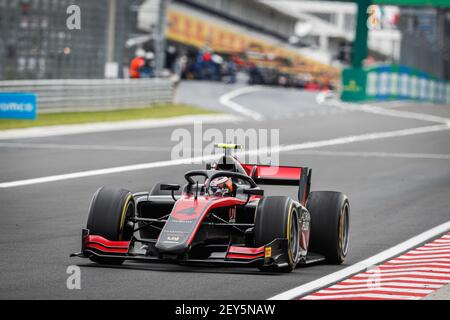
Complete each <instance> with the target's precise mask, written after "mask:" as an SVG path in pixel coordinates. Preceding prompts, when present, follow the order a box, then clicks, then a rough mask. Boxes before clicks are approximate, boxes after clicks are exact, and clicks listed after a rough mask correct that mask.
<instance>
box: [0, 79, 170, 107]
mask: <svg viewBox="0 0 450 320" xmlns="http://www.w3.org/2000/svg"><path fill="white" fill-rule="evenodd" d="M0 92H9V93H13V92H14V93H33V94H35V95H36V98H37V106H38V112H65V111H92V110H111V109H127V108H138V107H147V106H149V105H153V104H160V103H170V102H172V100H173V93H174V86H173V83H172V82H171V81H170V80H168V79H96V80H13V81H0Z"/></svg>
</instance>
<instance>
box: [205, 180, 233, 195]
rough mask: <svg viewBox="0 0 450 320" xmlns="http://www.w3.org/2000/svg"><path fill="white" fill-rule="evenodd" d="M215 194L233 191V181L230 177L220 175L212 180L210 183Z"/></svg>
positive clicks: (229, 193)
mask: <svg viewBox="0 0 450 320" xmlns="http://www.w3.org/2000/svg"><path fill="white" fill-rule="evenodd" d="M209 186H210V187H211V190H212V191H213V194H214V195H231V193H232V192H233V181H231V178H228V177H218V178H215V179H213V180H211V183H210V184H209Z"/></svg>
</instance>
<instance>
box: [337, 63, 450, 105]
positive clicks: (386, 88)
mask: <svg viewBox="0 0 450 320" xmlns="http://www.w3.org/2000/svg"><path fill="white" fill-rule="evenodd" d="M342 81H343V90H342V94H341V99H342V100H344V101H365V100H399V99H412V100H417V101H424V102H434V103H445V104H450V82H446V81H444V80H441V79H438V78H437V77H435V76H432V75H430V74H428V73H426V72H422V71H419V70H416V69H413V68H409V67H406V66H399V65H389V66H376V67H370V68H364V69H353V68H351V69H345V70H344V71H343V73H342Z"/></svg>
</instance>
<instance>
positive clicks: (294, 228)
mask: <svg viewBox="0 0 450 320" xmlns="http://www.w3.org/2000/svg"><path fill="white" fill-rule="evenodd" d="M254 234H255V245H256V246H257V247H260V246H264V245H266V244H268V243H270V242H272V241H273V240H275V239H277V238H285V239H288V249H287V250H288V252H287V256H288V261H287V263H288V266H287V267H283V268H277V269H271V268H270V269H269V268H266V267H261V268H260V270H261V271H278V272H291V271H292V270H294V269H295V266H296V264H297V261H298V255H299V234H300V233H299V221H298V212H297V206H296V205H295V203H294V201H293V200H292V199H291V198H289V197H284V196H269V197H264V198H262V199H261V200H260V201H259V203H258V207H257V208H256V217H255V230H254Z"/></svg>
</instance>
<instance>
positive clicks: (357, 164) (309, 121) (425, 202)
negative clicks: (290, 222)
mask: <svg viewBox="0 0 450 320" xmlns="http://www.w3.org/2000/svg"><path fill="white" fill-rule="evenodd" d="M236 88H237V86H226V85H221V84H208V83H195V82H194V83H182V84H181V86H180V88H179V91H178V95H177V100H178V101H180V102H186V103H192V104H197V105H200V106H204V107H210V108H213V109H217V110H222V111H227V108H225V107H224V106H222V105H220V103H218V98H219V96H220V95H222V94H225V93H226V92H229V91H231V90H233V89H236ZM315 97H316V94H315V93H311V92H304V91H300V90H293V89H280V88H263V89H261V90H259V91H255V92H252V93H249V94H246V95H243V96H240V97H237V98H236V99H234V101H235V102H238V103H240V104H241V105H243V106H245V107H246V108H249V109H252V110H254V111H257V112H259V113H261V114H263V116H264V120H263V121H259V122H257V121H253V120H246V121H241V122H236V123H225V124H215V125H213V127H214V128H217V129H220V130H222V131H224V130H225V129H227V128H244V129H247V128H255V129H279V130H280V144H282V145H289V144H298V143H302V142H308V141H320V140H327V139H334V138H339V137H346V136H354V135H361V134H365V133H373V132H385V131H394V130H400V129H408V128H418V127H425V126H430V125H434V124H433V123H430V122H428V121H421V120H411V119H403V118H394V117H389V116H383V115H375V114H370V113H366V112H359V111H347V110H342V109H340V108H336V107H330V106H327V105H319V104H317V102H316V100H315ZM382 108H391V109H392V108H393V109H395V110H401V111H412V112H419V113H426V114H432V115H437V116H441V117H447V118H450V106H448V105H446V106H444V105H429V104H423V105H420V104H411V103H405V104H397V105H392V104H387V105H383V106H382ZM209 127H211V126H207V125H204V129H207V128H209ZM185 128H186V129H188V130H192V127H191V126H186V127H185ZM174 129H175V128H173V127H170V128H158V129H145V130H129V131H116V132H104V133H95V134H77V135H68V136H54V137H48V138H33V139H20V140H11V141H2V142H1V144H0V182H7V181H16V180H22V179H29V178H37V177H43V176H48V175H55V174H63V173H70V172H77V171H84V170H92V169H101V168H109V167H114V166H121V165H130V164H136V163H144V162H154V161H162V160H170V155H171V149H172V147H173V146H174V142H172V141H171V140H170V137H171V134H172V132H173V130H174ZM449 141H450V130H442V131H438V132H432V133H423V134H416V135H409V136H401V137H391V138H385V139H376V140H369V141H362V142H355V143H348V144H340V145H330V146H327V147H321V148H314V149H303V150H297V151H291V152H283V153H281V154H280V161H281V163H282V164H284V165H302V166H310V167H312V168H313V185H312V189H313V190H338V191H342V192H344V193H346V194H347V195H348V197H349V199H350V203H351V231H350V232H351V239H350V241H351V243H350V253H349V256H348V259H347V260H346V262H345V264H344V265H342V266H333V265H316V266H310V267H304V268H298V269H296V270H295V271H294V272H292V273H290V274H276V275H271V274H264V273H260V272H259V271H258V270H254V269H247V268H238V269H230V268H205V267H186V266H173V265H160V264H150V265H149V264H142V263H140V264H139V263H127V264H125V265H123V266H121V267H114V268H110V267H100V266H98V265H95V264H93V263H90V262H89V261H88V260H82V259H77V258H69V254H70V253H72V252H76V251H78V250H79V245H80V230H81V228H82V227H83V226H84V225H85V223H86V219H87V209H88V206H89V202H90V200H91V196H92V194H93V193H94V192H95V190H96V189H97V188H98V187H100V186H103V185H110V186H118V187H123V188H126V189H129V190H131V191H141V190H148V189H150V188H151V187H152V185H153V184H155V183H157V182H160V181H165V182H174V183H176V182H178V183H181V182H183V179H182V175H183V173H184V172H185V171H186V170H188V169H194V168H198V165H180V166H172V167H163V168H158V169H149V170H141V171H131V172H123V173H116V174H108V175H101V176H92V177H85V178H79V179H72V180H63V181H57V182H49V183H43V184H36V185H29V186H21V187H14V188H3V189H0V204H1V206H0V213H1V215H0V219H1V220H0V254H1V259H0V298H2V299H5V298H8V299H9V298H19V299H22V298H30V299H40V298H50V299H119V298H120V299H266V298H269V297H271V296H273V295H275V294H278V293H280V292H282V291H285V290H288V289H291V288H293V287H295V286H298V285H301V284H304V283H307V282H309V281H312V280H315V279H317V278H319V277H322V276H324V275H327V274H329V273H331V272H334V271H336V270H339V269H340V268H343V267H345V266H348V265H351V264H354V263H356V262H358V261H360V260H362V259H365V258H368V257H370V256H372V255H374V254H377V253H379V252H380V251H382V250H385V249H388V248H390V247H392V246H394V245H396V244H398V243H400V242H402V241H405V240H407V239H409V238H411V237H413V236H415V235H417V234H419V233H421V232H423V231H426V230H427V229H430V228H432V227H434V226H436V225H438V224H441V223H443V222H446V221H448V220H449V217H450V209H449V208H450V196H449V195H450V157H449V155H450V143H449ZM39 145H40V146H39ZM68 146H69V147H68ZM70 146H73V148H71V147H70ZM266 190H267V193H266V194H285V195H291V196H292V197H295V194H296V189H295V188H292V187H268V188H266ZM73 264H76V265H79V266H80V267H81V290H68V289H67V287H66V279H67V277H68V275H67V274H66V269H67V267H68V266H69V265H73Z"/></svg>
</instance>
